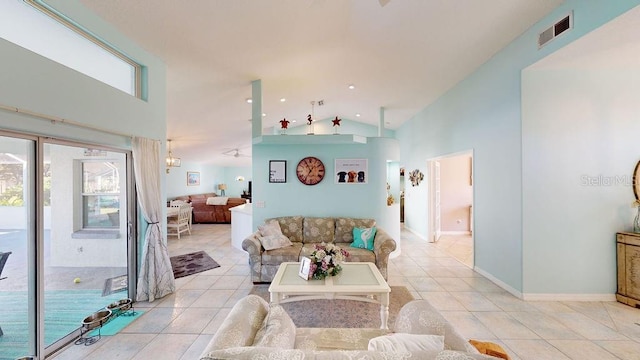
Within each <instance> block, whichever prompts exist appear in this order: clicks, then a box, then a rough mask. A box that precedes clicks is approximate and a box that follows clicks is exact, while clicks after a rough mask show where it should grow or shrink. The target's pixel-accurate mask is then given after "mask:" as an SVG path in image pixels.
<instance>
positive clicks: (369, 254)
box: [345, 247, 376, 264]
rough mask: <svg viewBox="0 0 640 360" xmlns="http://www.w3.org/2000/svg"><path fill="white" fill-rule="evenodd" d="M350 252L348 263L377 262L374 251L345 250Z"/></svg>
mask: <svg viewBox="0 0 640 360" xmlns="http://www.w3.org/2000/svg"><path fill="white" fill-rule="evenodd" d="M345 250H347V251H348V252H349V257H348V258H347V260H346V261H350V262H371V263H374V264H375V262H376V254H375V253H374V252H373V251H369V250H367V249H359V248H352V247H350V248H345Z"/></svg>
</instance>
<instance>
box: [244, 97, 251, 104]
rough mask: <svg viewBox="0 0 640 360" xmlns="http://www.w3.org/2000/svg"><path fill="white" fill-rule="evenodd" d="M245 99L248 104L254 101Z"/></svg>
mask: <svg viewBox="0 0 640 360" xmlns="http://www.w3.org/2000/svg"><path fill="white" fill-rule="evenodd" d="M245 101H246V102H247V104H251V103H252V102H253V99H251V98H247V99H246V100H245Z"/></svg>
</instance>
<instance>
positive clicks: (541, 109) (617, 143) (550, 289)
mask: <svg viewBox="0 0 640 360" xmlns="http://www.w3.org/2000/svg"><path fill="white" fill-rule="evenodd" d="M636 13H638V14H640V11H636ZM636 19H637V15H636ZM636 21H637V20H636ZM598 31H600V29H598ZM579 41H581V40H579ZM577 42H578V41H577ZM572 45H573V44H572ZM605 53H606V51H605ZM594 55H595V54H593V53H592V54H590V55H589V57H590V58H591V57H593V56H594ZM601 55H602V54H598V55H597V56H601ZM608 58H609V59H611V57H608ZM570 59H571V60H570V61H571V62H572V63H573V64H576V60H577V59H576V58H575V57H571V58H570ZM587 60H589V59H587ZM578 63H579V61H578ZM638 84H640V64H635V65H634V66H632V67H628V68H627V67H619V66H615V65H613V66H612V64H607V63H605V64H603V65H600V66H596V67H593V66H588V65H587V66H585V65H581V66H579V67H575V68H566V67H565V66H559V67H557V68H554V67H552V68H547V67H543V68H535V69H530V70H529V69H528V70H526V71H525V72H524V73H523V174H524V176H523V189H524V193H523V208H524V210H523V215H524V216H523V229H524V241H523V242H524V246H523V265H524V287H525V292H526V293H532V294H540V293H542V294H544V293H568V294H571V293H588V294H613V293H615V292H616V289H617V287H616V269H617V267H616V244H615V238H616V237H615V233H616V232H618V231H632V223H633V217H634V215H635V213H636V209H635V208H634V207H631V206H630V205H631V202H632V201H633V200H634V199H635V197H634V194H633V190H632V187H631V184H632V172H633V169H634V167H635V165H636V163H637V162H638V160H640V141H638V134H640V121H638V114H640V102H638V99H639V98H640V87H638ZM548 89H553V91H552V92H551V91H548ZM541 260H542V261H541ZM557 274H562V275H563V276H561V277H558V276H557Z"/></svg>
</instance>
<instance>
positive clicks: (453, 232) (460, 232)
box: [440, 231, 471, 236]
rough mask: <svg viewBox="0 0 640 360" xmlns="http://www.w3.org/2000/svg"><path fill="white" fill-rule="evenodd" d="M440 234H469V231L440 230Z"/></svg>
mask: <svg viewBox="0 0 640 360" xmlns="http://www.w3.org/2000/svg"><path fill="white" fill-rule="evenodd" d="M442 235H471V231H440V236H442Z"/></svg>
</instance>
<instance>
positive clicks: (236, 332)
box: [200, 295, 496, 360]
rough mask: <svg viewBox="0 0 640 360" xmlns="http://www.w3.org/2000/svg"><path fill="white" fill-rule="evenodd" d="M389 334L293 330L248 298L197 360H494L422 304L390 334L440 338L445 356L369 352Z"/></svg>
mask: <svg viewBox="0 0 640 360" xmlns="http://www.w3.org/2000/svg"><path fill="white" fill-rule="evenodd" d="M310 311H313V310H312V309H310ZM389 332H390V331H389V330H381V329H355V328H342V329H327V328H296V327H295V325H294V324H293V321H292V320H291V319H290V318H289V316H288V315H287V313H286V312H285V311H284V309H283V308H282V307H281V306H280V305H273V306H271V307H270V306H269V304H268V303H267V302H266V301H265V300H263V299H262V298H261V297H259V296H256V295H249V296H247V297H245V298H242V299H240V301H238V303H236V305H235V306H234V307H233V309H231V311H230V313H229V314H228V315H227V317H226V318H225V320H224V321H223V323H222V325H221V326H220V328H219V329H218V331H217V332H216V333H215V335H214V336H213V338H212V339H211V341H210V342H209V344H208V346H207V348H206V349H205V350H204V351H203V353H202V354H201V356H200V360H218V359H251V360H258V359H323V360H324V359H326V360H342V359H345V360H346V359H367V360H375V359H385V360H389V359H423V360H430V359H432V360H473V359H493V360H495V359H496V358H494V357H491V356H487V355H481V354H479V353H478V351H477V350H476V348H474V347H473V346H472V345H470V344H469V342H468V341H467V340H465V339H464V338H463V337H462V336H460V334H458V332H457V331H456V330H455V329H454V328H453V327H452V326H451V325H450V324H449V323H448V322H447V321H446V320H445V319H444V317H442V315H440V313H439V312H438V311H437V310H435V309H434V308H433V307H432V306H431V305H430V304H429V303H428V302H427V301H426V300H414V301H411V302H409V303H407V304H405V305H404V306H403V307H402V309H401V310H400V313H399V314H398V317H397V319H396V323H395V327H394V332H395V333H403V334H424V335H441V336H444V350H421V351H410V352H407V351H396V352H393V351H373V350H371V351H369V350H367V345H368V344H369V340H370V339H372V338H374V337H378V336H382V335H385V334H388V333H389Z"/></svg>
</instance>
